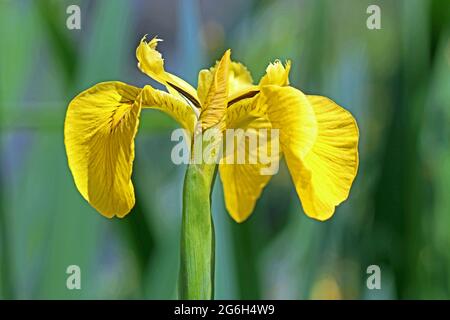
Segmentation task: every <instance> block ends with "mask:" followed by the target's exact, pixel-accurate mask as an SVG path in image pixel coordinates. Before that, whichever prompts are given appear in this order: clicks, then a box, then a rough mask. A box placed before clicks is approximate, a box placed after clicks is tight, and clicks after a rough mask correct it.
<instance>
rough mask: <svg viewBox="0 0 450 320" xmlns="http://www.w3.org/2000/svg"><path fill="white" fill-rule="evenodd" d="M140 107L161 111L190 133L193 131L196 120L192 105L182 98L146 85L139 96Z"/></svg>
mask: <svg viewBox="0 0 450 320" xmlns="http://www.w3.org/2000/svg"><path fill="white" fill-rule="evenodd" d="M139 99H140V102H141V104H142V108H150V109H156V110H160V111H163V112H165V113H167V114H168V115H170V116H171V117H172V118H173V119H175V120H176V121H177V122H178V123H179V124H181V126H183V128H185V129H187V130H188V131H189V132H190V133H193V132H194V126H195V123H196V121H197V117H196V114H195V112H194V109H193V107H191V106H190V105H188V104H187V103H186V102H185V101H184V100H182V99H179V98H177V97H174V96H173V95H171V94H168V93H166V92H164V91H161V90H157V89H154V88H152V87H151V86H149V85H147V86H145V87H144V89H142V92H141V94H140V96H139Z"/></svg>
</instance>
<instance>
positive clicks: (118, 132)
mask: <svg viewBox="0 0 450 320" xmlns="http://www.w3.org/2000/svg"><path fill="white" fill-rule="evenodd" d="M158 41H160V40H159V39H157V38H154V39H152V40H150V41H146V39H145V37H144V38H143V39H142V40H141V42H140V44H139V46H138V48H137V50H136V56H137V60H138V67H139V69H140V70H141V71H142V72H144V73H145V74H147V75H148V76H149V77H151V78H152V79H154V80H156V81H158V82H160V83H161V84H163V85H164V86H165V87H166V88H167V92H165V91H161V90H157V89H154V88H152V87H151V86H149V85H147V86H145V87H144V88H137V87H134V86H131V85H128V84H125V83H122V82H117V81H114V82H103V83H99V84H97V85H95V86H93V87H91V88H89V89H87V90H86V91H84V92H82V93H80V94H79V95H78V96H76V97H75V98H74V99H73V100H72V101H71V102H70V104H69V107H68V110H67V115H66V120H65V128H64V135H65V145H66V151H67V158H68V162H69V167H70V169H71V171H72V174H73V177H74V180H75V184H76V186H77V188H78V190H79V191H80V193H81V194H82V196H83V197H84V198H85V199H86V200H87V201H88V202H89V203H90V204H91V205H92V206H93V207H94V208H95V209H97V210H98V211H99V212H100V213H101V214H102V215H104V216H106V217H109V218H111V217H113V216H117V217H124V216H125V215H126V214H127V213H129V212H130V210H131V209H132V207H133V206H134V203H135V197H134V189H133V184H132V182H131V173H132V167H133V160H134V138H135V136H136V132H137V129H138V126H139V116H140V113H141V110H142V109H146V108H150V109H157V110H161V111H163V112H165V113H167V114H169V115H170V116H172V117H173V118H174V119H175V120H176V121H178V122H179V123H180V125H181V126H182V127H183V128H185V129H186V130H187V131H188V132H189V134H190V135H191V136H193V135H195V134H196V132H197V130H207V129H208V128H211V127H219V128H220V129H221V130H223V129H228V128H243V129H259V128H267V129H279V133H280V134H279V141H280V147H281V154H282V155H284V157H285V159H286V163H287V166H288V168H289V172H290V174H291V177H292V180H293V182H294V185H295V188H296V191H297V194H298V196H299V198H300V200H301V203H302V206H303V209H304V211H305V213H306V214H307V215H308V216H310V217H312V218H315V219H318V220H326V219H328V218H330V217H331V216H332V215H333V213H334V211H335V207H336V206H337V205H338V204H340V203H341V202H342V201H344V200H345V199H346V198H347V197H348V194H349V190H350V187H351V185H352V183H353V180H354V178H355V176H356V173H357V169H358V137H359V133H358V127H357V124H356V121H355V119H354V118H353V116H352V115H351V114H350V112H348V111H346V110H345V109H343V108H342V107H340V106H338V105H337V104H336V103H335V102H333V101H332V100H330V99H328V98H325V97H321V96H310V95H305V94H304V93H302V92H301V91H300V90H298V89H295V88H293V87H291V86H289V71H290V62H287V63H286V64H285V65H284V66H283V64H281V63H280V62H279V61H276V62H275V63H271V64H269V66H268V67H267V69H266V74H265V75H264V76H263V78H262V79H261V80H260V81H259V83H258V84H257V85H255V84H253V81H252V77H251V75H250V73H249V72H248V70H247V69H246V68H245V66H243V65H242V64H240V63H237V62H233V61H231V60H230V50H228V51H226V52H225V54H224V55H223V57H222V58H221V60H220V61H219V62H217V64H216V65H215V66H214V67H213V68H211V69H208V70H201V71H200V73H199V76H198V87H197V89H195V88H194V87H192V86H191V85H190V84H188V83H187V82H185V81H183V80H182V79H180V78H179V77H177V76H175V75H173V74H171V73H169V72H167V71H165V69H164V60H163V58H162V56H161V54H160V53H159V52H158V51H157V49H156V47H157V44H158ZM261 166H262V165H260V164H227V163H225V162H222V163H220V164H219V173H220V178H221V181H222V183H223V188H224V196H225V203H226V208H227V210H228V212H229V213H230V215H231V217H232V218H233V219H234V220H235V221H237V222H242V221H244V220H246V219H247V218H248V217H249V215H250V214H251V213H252V211H253V209H254V206H255V203H256V201H257V199H258V198H259V197H260V195H261V192H262V190H263V188H264V187H265V186H266V185H267V183H268V182H269V180H270V177H271V176H270V175H261V173H260V168H261Z"/></svg>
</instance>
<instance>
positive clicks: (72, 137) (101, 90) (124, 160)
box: [64, 82, 141, 218]
mask: <svg viewBox="0 0 450 320" xmlns="http://www.w3.org/2000/svg"><path fill="white" fill-rule="evenodd" d="M139 93H140V89H138V88H135V87H133V86H130V85H127V84H124V83H121V82H104V83H99V84H97V85H95V86H93V87H92V88H90V89H88V90H86V91H84V92H82V93H80V94H79V95H78V96H76V97H75V98H74V99H73V100H72V101H71V102H70V104H69V107H68V109H67V114H66V120H65V126H64V141H65V145H66V152H67V159H68V162H69V167H70V169H71V171H72V174H73V177H74V180H75V184H76V186H77V188H78V190H79V191H80V193H81V194H82V196H83V197H84V198H85V199H86V200H87V201H88V202H89V203H90V204H91V205H92V206H93V207H94V208H95V209H97V210H98V211H99V212H100V213H101V214H102V215H104V216H106V217H109V218H111V217H113V216H118V217H123V216H125V215H126V214H127V213H128V212H129V211H130V210H131V208H132V207H133V206H134V202H135V199H134V189H133V184H132V182H131V172H132V167H133V160H134V137H135V135H136V131H137V127H138V124H139V115H140V112H141V107H140V105H139V103H136V102H135V101H136V99H137V97H138V95H139Z"/></svg>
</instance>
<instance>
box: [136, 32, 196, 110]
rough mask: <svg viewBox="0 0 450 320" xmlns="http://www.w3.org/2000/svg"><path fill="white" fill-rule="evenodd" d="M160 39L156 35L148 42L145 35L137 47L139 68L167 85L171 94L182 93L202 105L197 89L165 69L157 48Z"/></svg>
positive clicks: (178, 94)
mask: <svg viewBox="0 0 450 320" xmlns="http://www.w3.org/2000/svg"><path fill="white" fill-rule="evenodd" d="M159 41H162V40H161V39H158V38H156V37H155V38H153V39H152V40H150V41H148V42H147V41H146V37H145V36H144V37H143V38H142V40H141V42H140V44H139V46H138V47H137V49H136V58H137V60H138V67H139V69H140V70H141V71H142V72H143V73H145V74H146V75H148V76H149V77H150V78H152V79H154V80H155V81H158V82H159V83H161V84H163V85H165V86H166V88H167V90H168V91H169V92H170V93H171V94H173V95H175V96H180V95H181V96H183V97H185V98H187V99H188V100H189V101H191V102H192V103H193V104H194V105H196V106H197V107H200V103H199V102H198V97H197V91H196V90H195V89H194V88H193V87H192V86H191V85H190V84H189V83H187V82H186V81H184V80H183V79H181V78H179V77H177V76H176V75H174V74H171V73H169V72H166V71H165V69H164V59H163V58H162V55H161V53H160V52H159V51H158V50H156V47H157V45H158V42H159Z"/></svg>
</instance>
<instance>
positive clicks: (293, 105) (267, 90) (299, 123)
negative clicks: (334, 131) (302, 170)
mask: <svg viewBox="0 0 450 320" xmlns="http://www.w3.org/2000/svg"><path fill="white" fill-rule="evenodd" d="M261 92H262V94H261V99H260V103H262V104H265V105H266V106H267V114H268V117H269V120H270V122H271V123H272V127H273V128H276V129H279V130H280V144H281V147H282V150H283V152H284V151H285V150H292V152H294V153H295V154H296V156H297V157H299V158H303V157H304V156H305V155H306V154H307V153H308V152H309V150H310V149H311V148H312V146H313V144H314V141H315V139H316V137H317V132H318V128H317V122H316V116H315V114H314V110H313V108H312V106H311V104H310V103H309V101H308V99H307V97H306V96H305V95H304V94H303V93H302V92H301V91H299V90H297V89H295V88H292V87H279V86H273V85H270V86H264V87H262V88H261Z"/></svg>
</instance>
